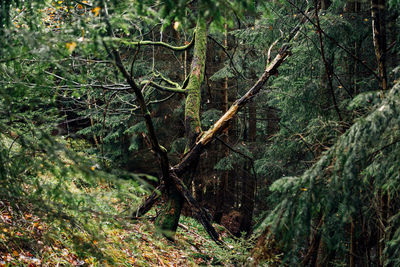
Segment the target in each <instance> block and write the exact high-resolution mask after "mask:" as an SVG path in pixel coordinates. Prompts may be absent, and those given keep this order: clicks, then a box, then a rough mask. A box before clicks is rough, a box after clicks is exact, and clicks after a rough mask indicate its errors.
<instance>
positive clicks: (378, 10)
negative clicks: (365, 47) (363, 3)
mask: <svg viewBox="0 0 400 267" xmlns="http://www.w3.org/2000/svg"><path fill="white" fill-rule="evenodd" d="M385 4H386V0H371V17H372V36H373V41H374V47H375V56H376V61H377V63H378V72H379V78H380V87H381V89H382V90H386V89H387V76H386V26H385Z"/></svg>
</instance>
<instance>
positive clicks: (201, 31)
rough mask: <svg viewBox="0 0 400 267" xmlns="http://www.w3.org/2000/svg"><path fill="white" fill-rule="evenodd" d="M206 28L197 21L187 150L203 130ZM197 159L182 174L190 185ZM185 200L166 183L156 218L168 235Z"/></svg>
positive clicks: (188, 92) (187, 115)
mask: <svg viewBox="0 0 400 267" xmlns="http://www.w3.org/2000/svg"><path fill="white" fill-rule="evenodd" d="M207 28H208V27H207V23H206V21H205V20H203V19H199V20H198V21H197V25H196V30H195V31H196V36H195V45H194V52H193V59H192V65H191V73H190V77H189V82H188V85H187V87H186V102H185V136H186V140H187V141H186V149H185V152H187V151H189V149H190V148H191V147H192V146H193V145H194V144H195V141H196V138H197V137H198V136H199V135H200V133H201V124H200V104H201V84H202V83H203V80H204V70H205V63H206V48H207ZM197 163H198V161H193V163H192V166H191V167H190V169H189V171H188V172H186V173H185V174H184V177H182V178H183V180H184V183H185V185H186V186H187V187H189V186H190V184H191V182H192V178H193V175H194V173H195V170H196V167H197ZM183 204H184V198H183V197H182V195H181V194H180V193H179V192H178V191H177V190H176V188H175V187H174V186H168V185H167V202H166V204H165V206H164V207H163V209H162V212H161V214H160V215H159V216H158V218H157V220H156V226H157V227H158V228H159V229H160V230H161V231H162V233H163V234H164V235H165V236H166V237H167V238H170V239H173V237H174V235H175V232H176V229H177V227H178V223H179V217H180V215H181V210H182V207H183Z"/></svg>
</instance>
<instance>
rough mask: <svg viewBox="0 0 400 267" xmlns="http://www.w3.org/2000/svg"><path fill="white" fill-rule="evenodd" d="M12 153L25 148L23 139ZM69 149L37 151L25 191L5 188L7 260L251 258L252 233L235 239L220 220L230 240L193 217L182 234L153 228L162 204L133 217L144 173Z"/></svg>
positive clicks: (2, 233) (0, 214)
mask: <svg viewBox="0 0 400 267" xmlns="http://www.w3.org/2000/svg"><path fill="white" fill-rule="evenodd" d="M3 141H4V140H3ZM5 141H7V140H5ZM3 143H4V142H3ZM77 146H79V144H78V145H77V144H75V147H77ZM72 147H74V145H72ZM10 153H15V154H18V153H19V154H21V153H22V151H20V150H19V148H18V146H16V147H15V148H14V151H11V152H10ZM67 154H68V153H67V152H66V151H59V152H58V159H57V160H52V159H49V158H48V157H47V156H48V155H46V154H37V155H35V158H34V159H32V162H33V163H32V164H35V166H36V167H37V168H36V169H37V171H32V172H30V173H29V174H25V176H24V177H23V179H21V180H20V181H19V183H18V184H17V185H14V186H22V188H23V189H22V190H21V192H19V193H18V194H17V195H15V196H10V195H8V196H7V195H6V194H2V195H1V199H0V201H1V202H0V266H13V265H18V266H20V265H22V266H58V265H62V266H171V265H174V266H197V265H226V266H232V265H235V264H241V263H243V262H245V261H246V259H247V257H248V256H247V252H248V250H249V247H248V245H247V246H245V244H250V243H249V242H248V240H246V242H245V240H240V239H234V238H233V237H232V236H230V235H229V234H228V232H227V231H226V230H225V229H224V228H223V227H221V226H217V225H216V228H217V230H218V231H220V233H221V236H222V238H223V240H224V241H225V242H226V247H225V248H221V247H219V246H218V245H216V244H215V243H214V242H213V241H212V240H210V238H209V237H208V235H207V234H206V232H205V231H204V229H203V228H202V226H201V225H200V224H199V223H198V222H197V221H195V220H194V219H192V218H189V217H182V218H181V221H180V227H179V228H178V231H177V234H176V237H175V242H170V241H167V240H166V239H165V238H163V237H162V236H160V234H158V233H157V231H156V229H155V228H154V225H153V222H152V220H153V218H154V216H155V215H156V213H157V212H158V209H157V208H155V209H153V210H152V211H151V212H150V213H149V214H147V215H146V216H147V217H146V218H143V219H140V220H136V221H134V220H131V219H130V215H131V213H132V211H133V209H134V207H136V206H138V205H139V203H140V201H141V200H142V199H143V197H144V196H145V194H146V193H148V192H149V188H148V186H147V185H146V184H145V183H144V182H143V181H141V180H140V179H141V177H143V175H134V176H129V175H128V174H118V175H116V174H113V173H111V174H110V172H106V171H103V170H102V169H101V167H99V166H100V164H97V163H96V161H95V160H93V159H87V155H84V154H82V153H80V154H79V155H76V154H75V158H74V159H71V157H69V156H68V155H67ZM81 158H82V161H81V160H77V159H81ZM84 158H86V160H84ZM83 161H84V162H83ZM147 178H149V177H147ZM3 182H4V181H3ZM8 182H9V183H13V181H11V180H10V181H8ZM12 186H13V185H11V188H12Z"/></svg>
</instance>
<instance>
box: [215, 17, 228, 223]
mask: <svg viewBox="0 0 400 267" xmlns="http://www.w3.org/2000/svg"><path fill="white" fill-rule="evenodd" d="M224 46H225V49H227V47H228V25H226V24H225V32H224ZM224 59H225V53H223V54H222V60H221V61H222V62H224ZM228 82H229V78H228V77H225V79H224V83H223V90H222V112H223V113H225V112H227V111H228V108H229V103H228V96H229V94H228V87H229V86H228ZM228 130H229V129H228V128H226V129H225V130H224V135H223V137H222V139H223V141H224V142H225V143H229V134H228ZM223 149H224V151H223V156H224V157H228V156H229V148H227V147H225V146H224V147H223ZM228 184H229V170H226V171H224V172H223V173H222V175H221V176H220V177H219V184H218V190H217V192H216V193H217V197H216V198H217V199H218V201H217V203H216V207H215V214H214V221H215V222H216V223H221V219H222V215H223V213H224V206H225V201H226V197H227V195H228Z"/></svg>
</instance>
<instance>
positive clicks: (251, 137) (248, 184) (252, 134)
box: [239, 100, 257, 234]
mask: <svg viewBox="0 0 400 267" xmlns="http://www.w3.org/2000/svg"><path fill="white" fill-rule="evenodd" d="M248 107H249V127H248V131H249V132H248V141H250V145H251V146H252V147H255V142H256V137H257V118H256V115H257V106H256V103H255V101H254V100H253V101H251V102H250V103H249V106H248ZM251 172H252V169H251V164H250V163H249V162H248V161H247V162H246V164H245V168H244V173H243V175H242V179H243V180H242V181H243V182H242V197H241V207H240V213H241V215H242V218H243V219H242V221H241V223H240V229H239V230H240V232H246V233H247V234H249V233H250V230H251V223H252V221H253V210H254V197H255V188H256V181H255V177H254V176H253V175H252V174H251Z"/></svg>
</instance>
